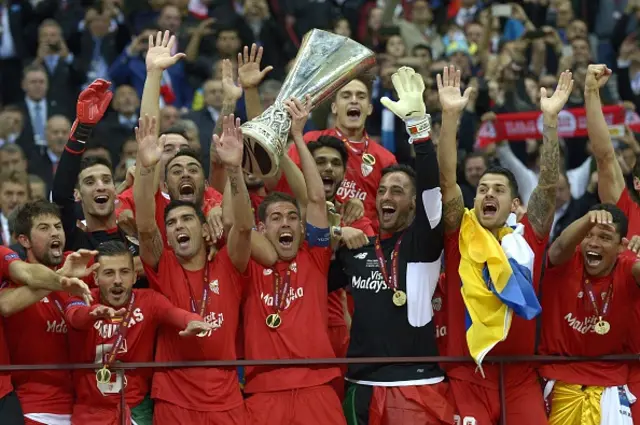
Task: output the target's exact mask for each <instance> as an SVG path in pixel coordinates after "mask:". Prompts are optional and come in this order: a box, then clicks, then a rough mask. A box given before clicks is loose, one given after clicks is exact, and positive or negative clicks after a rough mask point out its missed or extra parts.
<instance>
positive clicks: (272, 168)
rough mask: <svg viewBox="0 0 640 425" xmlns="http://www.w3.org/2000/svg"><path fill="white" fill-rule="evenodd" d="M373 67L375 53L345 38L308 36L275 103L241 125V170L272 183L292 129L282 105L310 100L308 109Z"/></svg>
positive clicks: (324, 33)
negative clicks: (242, 149) (242, 154)
mask: <svg viewBox="0 0 640 425" xmlns="http://www.w3.org/2000/svg"><path fill="white" fill-rule="evenodd" d="M374 64H375V53H373V52H372V51H371V50H369V49H367V48H366V47H364V46H363V45H361V44H360V43H357V42H355V41H353V40H351V39H350V38H347V37H343V36H341V35H337V34H333V33H330V32H327V31H322V30H318V29H314V30H312V31H310V32H308V33H307V34H306V35H305V36H304V38H303V40H302V45H301V46H300V50H298V55H297V56H296V60H295V64H294V65H293V68H292V69H291V71H290V72H289V74H288V75H287V78H286V79H285V81H284V84H283V85H282V89H281V90H280V93H279V94H278V97H277V98H276V101H275V103H274V104H273V105H272V106H270V107H269V108H268V109H267V110H266V111H264V112H263V113H262V114H261V115H260V116H259V117H257V118H254V119H253V120H251V121H248V122H246V123H244V124H242V127H241V128H242V134H243V136H244V158H243V161H242V167H243V168H244V170H245V171H246V172H248V173H251V174H253V175H255V176H259V177H272V176H273V175H275V174H276V172H277V171H278V167H279V165H280V158H281V157H282V155H283V154H284V152H285V147H286V145H287V138H288V135H289V129H290V128H291V117H290V116H289V114H288V113H287V111H286V110H285V109H284V107H283V102H284V101H285V100H286V99H289V98H291V97H295V98H297V99H298V100H300V101H304V99H305V96H306V95H309V96H311V103H312V105H311V109H313V108H314V107H315V106H317V105H318V104H319V103H321V102H323V101H324V100H326V99H327V98H329V97H331V95H332V94H333V93H335V92H336V91H337V90H338V89H340V87H342V86H344V85H345V84H346V83H348V82H349V81H350V80H352V79H353V78H355V77H356V76H357V75H358V74H360V73H361V72H363V71H365V70H367V69H368V68H370V67H372V66H373V65H374Z"/></svg>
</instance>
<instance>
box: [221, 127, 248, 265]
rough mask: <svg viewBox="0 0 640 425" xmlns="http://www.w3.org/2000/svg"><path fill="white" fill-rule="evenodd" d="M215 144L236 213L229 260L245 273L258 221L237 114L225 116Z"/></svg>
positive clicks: (232, 227) (229, 242)
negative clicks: (244, 169)
mask: <svg viewBox="0 0 640 425" xmlns="http://www.w3.org/2000/svg"><path fill="white" fill-rule="evenodd" d="M213 143H215V145H216V151H217V153H218V157H219V158H220V161H221V163H222V164H223V165H224V167H225V168H226V170H227V176H228V179H229V185H228V189H229V193H228V195H229V196H228V197H227V199H229V200H230V202H231V208H232V211H233V224H232V225H231V230H230V231H229V237H228V238H227V244H228V249H229V257H230V258H231V262H232V263H233V265H234V266H235V268H236V269H237V270H238V271H239V272H241V273H244V271H245V270H246V268H247V264H248V263H249V258H250V257H251V230H252V229H253V227H254V222H253V211H252V210H251V200H250V199H249V192H248V191H247V185H246V184H245V182H244V175H243V172H242V152H243V146H244V145H243V142H242V131H241V130H240V118H237V119H235V121H234V116H233V114H231V115H229V116H225V117H222V136H220V137H218V136H217V135H214V136H213Z"/></svg>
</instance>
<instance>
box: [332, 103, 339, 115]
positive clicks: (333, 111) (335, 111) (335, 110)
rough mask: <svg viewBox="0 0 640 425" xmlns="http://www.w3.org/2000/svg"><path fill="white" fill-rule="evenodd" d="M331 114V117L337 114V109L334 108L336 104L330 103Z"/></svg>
mask: <svg viewBox="0 0 640 425" xmlns="http://www.w3.org/2000/svg"><path fill="white" fill-rule="evenodd" d="M331 113H332V114H333V115H335V114H337V113H338V107H337V106H336V102H331Z"/></svg>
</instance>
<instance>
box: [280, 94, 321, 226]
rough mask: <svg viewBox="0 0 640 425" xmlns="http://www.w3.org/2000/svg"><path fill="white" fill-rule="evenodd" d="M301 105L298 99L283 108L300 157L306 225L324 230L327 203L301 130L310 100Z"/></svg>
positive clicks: (287, 101) (288, 102) (307, 114)
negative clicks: (305, 189) (304, 186)
mask: <svg viewBox="0 0 640 425" xmlns="http://www.w3.org/2000/svg"><path fill="white" fill-rule="evenodd" d="M305 100H306V103H305V104H304V105H303V104H302V102H300V101H299V100H298V99H288V100H286V101H285V102H284V105H285V108H286V110H287V112H288V113H289V115H291V119H292V121H291V135H292V136H293V142H294V143H295V144H296V148H298V155H300V168H302V174H303V175H304V180H305V182H306V184H307V200H308V203H307V217H306V219H307V224H310V225H311V226H313V227H316V228H319V229H326V228H327V227H328V226H329V221H328V220H327V202H326V199H325V195H324V187H323V185H322V178H321V177H320V172H319V171H318V166H317V165H316V161H315V160H314V159H313V155H311V152H309V148H307V144H306V143H305V142H304V138H303V136H302V130H303V129H304V125H305V123H306V122H307V118H308V117H309V110H310V108H311V98H309V97H308V96H307V99H305Z"/></svg>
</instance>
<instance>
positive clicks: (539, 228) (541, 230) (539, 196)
mask: <svg viewBox="0 0 640 425" xmlns="http://www.w3.org/2000/svg"><path fill="white" fill-rule="evenodd" d="M559 174H560V148H559V145H558V130H557V129H556V128H551V127H548V126H546V125H545V126H543V128H542V148H541V150H540V178H539V180H538V186H536V188H535V190H534V191H533V193H532V194H531V198H530V199H529V205H528V206H527V216H528V217H529V222H530V223H531V226H532V227H533V230H535V232H536V233H537V234H538V236H542V237H546V236H547V235H548V234H549V232H550V231H551V225H552V224H553V213H554V210H555V201H556V186H557V185H558V176H559Z"/></svg>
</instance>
